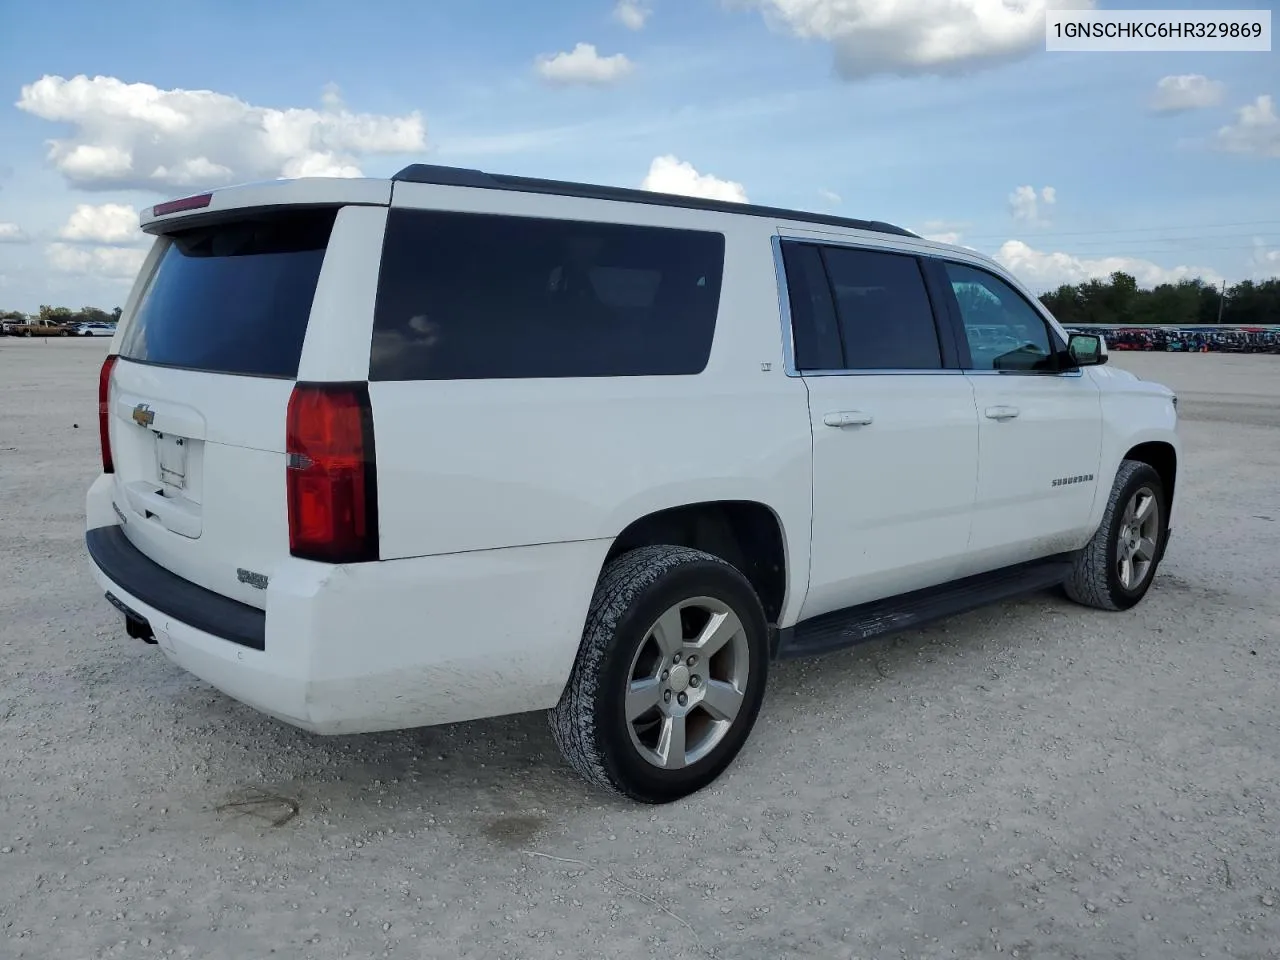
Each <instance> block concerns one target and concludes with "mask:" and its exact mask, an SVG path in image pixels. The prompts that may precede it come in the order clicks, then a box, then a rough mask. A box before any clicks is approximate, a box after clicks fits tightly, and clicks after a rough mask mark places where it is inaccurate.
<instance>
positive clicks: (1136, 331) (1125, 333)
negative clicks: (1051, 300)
mask: <svg viewBox="0 0 1280 960" xmlns="http://www.w3.org/2000/svg"><path fill="white" fill-rule="evenodd" d="M1067 329H1068V332H1070V333H1100V334H1102V336H1103V337H1104V338H1105V339H1106V341H1107V349H1108V350H1158V351H1168V352H1172V353H1177V352H1182V353H1210V352H1213V353H1280V327H1226V328H1223V327H1093V326H1090V327H1069V328H1067Z"/></svg>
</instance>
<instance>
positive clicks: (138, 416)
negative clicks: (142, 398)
mask: <svg viewBox="0 0 1280 960" xmlns="http://www.w3.org/2000/svg"><path fill="white" fill-rule="evenodd" d="M155 419H156V412H155V411H154V410H152V409H151V407H149V406H148V405H147V404H145V403H140V404H138V405H137V406H136V407H134V408H133V422H134V423H136V424H137V425H138V426H140V427H149V426H151V424H152V423H154V422H155Z"/></svg>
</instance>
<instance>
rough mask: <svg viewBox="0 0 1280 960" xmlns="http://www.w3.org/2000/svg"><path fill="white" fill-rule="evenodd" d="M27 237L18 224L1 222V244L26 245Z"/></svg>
mask: <svg viewBox="0 0 1280 960" xmlns="http://www.w3.org/2000/svg"><path fill="white" fill-rule="evenodd" d="M26 241H27V235H26V234H25V233H23V232H22V228H21V227H19V226H18V225H17V224H16V223H9V222H7V221H3V220H0V243H26Z"/></svg>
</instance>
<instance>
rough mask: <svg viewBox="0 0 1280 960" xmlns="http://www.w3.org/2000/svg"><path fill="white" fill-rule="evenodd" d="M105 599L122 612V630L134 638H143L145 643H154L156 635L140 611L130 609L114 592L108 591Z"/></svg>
mask: <svg viewBox="0 0 1280 960" xmlns="http://www.w3.org/2000/svg"><path fill="white" fill-rule="evenodd" d="M107 600H109V601H110V602H111V605H112V606H113V607H115V608H116V609H117V610H119V611H120V612H121V613H123V614H124V631H125V633H127V634H128V635H129V636H131V637H133V638H134V639H135V640H144V641H146V642H147V643H155V642H156V635H155V632H154V631H153V630H152V629H151V624H150V622H148V620H147V618H146V617H144V616H142V614H140V613H135V612H134V611H133V610H130V609H129V607H128V606H126V605H125V603H124V601H122V600H121V599H120V598H119V597H117V596H116V595H115V594H111V593H108V594H107Z"/></svg>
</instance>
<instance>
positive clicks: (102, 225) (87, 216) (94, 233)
mask: <svg viewBox="0 0 1280 960" xmlns="http://www.w3.org/2000/svg"><path fill="white" fill-rule="evenodd" d="M58 236H59V237H61V238H62V239H63V240H72V241H75V242H78V243H103V244H120V243H140V242H142V241H143V240H145V239H146V234H144V233H143V232H142V231H141V230H140V229H139V227H138V211H137V210H135V209H134V208H133V207H131V206H129V205H128V204H124V203H104V204H101V205H100V206H94V205H93V204H89V203H80V204H76V209H75V211H74V212H73V213H72V214H71V217H70V218H69V219H68V220H67V222H66V225H65V226H63V228H62V229H61V230H60V231H58Z"/></svg>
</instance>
